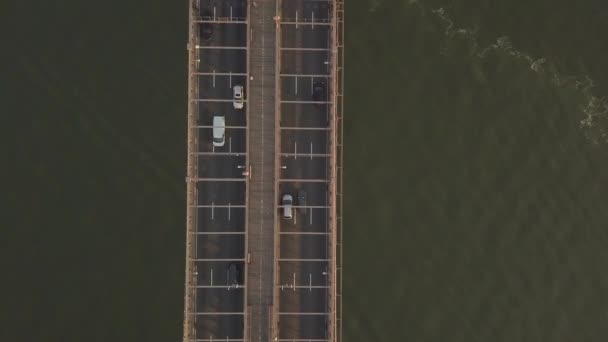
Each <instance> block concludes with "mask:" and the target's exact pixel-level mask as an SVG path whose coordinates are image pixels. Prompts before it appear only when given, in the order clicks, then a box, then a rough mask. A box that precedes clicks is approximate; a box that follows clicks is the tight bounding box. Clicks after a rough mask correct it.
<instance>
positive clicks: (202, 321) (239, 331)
mask: <svg viewBox="0 0 608 342" xmlns="http://www.w3.org/2000/svg"><path fill="white" fill-rule="evenodd" d="M194 326H195V328H196V335H197V336H204V338H208V339H213V340H215V339H217V340H218V341H219V340H222V339H223V340H225V339H242V338H243V335H244V334H243V332H244V331H243V327H244V316H243V315H215V316H209V315H201V316H196V322H195V325H194Z"/></svg>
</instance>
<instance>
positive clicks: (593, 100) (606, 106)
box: [431, 8, 608, 144]
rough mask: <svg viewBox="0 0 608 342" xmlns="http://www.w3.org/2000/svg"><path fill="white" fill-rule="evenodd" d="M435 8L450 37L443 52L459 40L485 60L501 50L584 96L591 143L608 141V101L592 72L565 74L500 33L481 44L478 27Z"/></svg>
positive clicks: (583, 121)
mask: <svg viewBox="0 0 608 342" xmlns="http://www.w3.org/2000/svg"><path fill="white" fill-rule="evenodd" d="M431 12H432V13H433V14H434V15H435V16H436V17H437V18H439V19H440V21H441V23H442V25H443V26H444V34H445V38H446V40H445V43H444V46H442V47H441V53H442V54H444V55H449V54H450V53H451V52H452V51H451V50H452V49H454V43H456V42H457V43H461V44H464V45H465V46H467V47H468V49H469V55H470V56H471V57H473V58H478V59H480V60H481V59H484V58H486V57H487V55H488V54H489V53H500V54H501V55H506V56H509V57H510V58H512V59H514V60H517V61H521V62H523V63H524V64H526V65H528V66H529V68H530V69H531V70H532V71H534V72H535V73H536V74H537V75H538V76H539V77H542V78H544V79H546V80H549V81H550V82H551V84H553V85H554V86H556V87H559V88H560V89H564V90H567V91H570V92H575V94H574V95H578V96H582V98H583V99H584V100H583V103H582V105H581V108H580V113H578V114H579V115H580V117H581V120H580V127H581V128H582V129H583V130H584V133H585V136H586V137H587V138H588V140H589V141H590V142H591V143H593V144H608V101H606V98H604V97H597V96H595V95H594V94H593V92H592V90H593V88H594V83H593V80H592V79H591V77H589V76H588V75H583V76H566V75H562V74H561V73H560V72H558V71H557V69H556V68H555V67H553V65H552V64H551V62H550V61H548V60H547V59H546V58H538V59H537V58H533V57H532V56H530V55H529V54H527V53H525V52H522V51H519V50H517V49H516V48H514V47H513V45H512V44H511V41H510V40H509V38H508V37H506V36H505V37H499V38H498V39H496V42H495V43H494V44H490V45H489V46H486V47H480V46H479V40H478V38H477V32H476V31H475V30H472V29H465V28H458V27H456V26H455V25H454V21H453V20H452V19H451V18H450V17H449V16H448V15H447V14H446V12H445V10H444V9H443V8H438V9H434V10H432V11H431ZM458 46H460V44H459V45H458Z"/></svg>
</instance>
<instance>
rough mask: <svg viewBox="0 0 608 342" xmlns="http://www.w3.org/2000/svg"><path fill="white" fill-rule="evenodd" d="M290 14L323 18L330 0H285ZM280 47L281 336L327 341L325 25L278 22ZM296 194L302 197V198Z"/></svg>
mask: <svg viewBox="0 0 608 342" xmlns="http://www.w3.org/2000/svg"><path fill="white" fill-rule="evenodd" d="M296 13H297V14H296ZM296 16H297V18H298V22H305V23H306V22H307V23H311V22H315V21H316V22H324V21H325V22H326V21H327V18H328V17H329V3H328V2H320V1H305V0H295V1H284V2H283V8H282V13H281V17H282V18H284V19H283V20H286V21H287V20H289V21H294V20H295V18H296ZM281 47H282V48H283V49H282V51H281V66H280V70H281V74H282V77H281V84H280V86H281V101H282V103H281V122H280V125H281V127H282V130H281V134H280V139H281V143H280V145H281V157H280V165H281V171H280V177H281V179H283V180H284V181H281V182H280V183H279V198H278V199H277V200H278V201H279V203H281V202H280V201H281V198H282V196H283V195H284V194H291V195H292V196H293V198H294V202H295V203H294V211H293V213H294V215H293V218H291V219H281V220H280V222H279V226H280V227H279V229H280V231H281V232H282V233H283V234H281V235H280V236H281V239H280V255H279V258H280V259H279V265H280V268H279V272H278V277H279V279H278V282H279V285H280V288H279V291H280V294H279V311H280V312H281V313H282V314H281V317H280V324H279V338H280V339H327V338H328V335H327V330H328V326H327V324H328V320H327V318H328V317H329V315H328V313H327V312H328V309H329V308H328V300H329V289H328V288H327V286H328V280H327V276H328V273H327V271H328V268H329V265H330V263H329V261H328V260H327V259H329V258H330V257H331V256H330V255H329V247H330V246H329V243H328V235H327V234H328V210H329V209H328V208H327V206H328V205H329V203H328V186H329V183H328V182H327V180H328V177H329V158H328V157H327V154H329V153H330V151H331V149H330V146H329V143H330V139H329V137H330V131H329V110H330V107H329V104H328V103H327V99H328V98H329V90H330V89H329V87H328V85H329V77H328V76H329V64H328V61H329V56H330V51H329V49H328V48H329V27H328V26H323V25H316V26H313V25H298V27H296V26H295V25H282V26H281ZM296 48H299V49H302V50H295V49H296ZM315 88H317V89H315ZM318 88H322V92H321V93H322V94H321V95H320V94H318V93H319V90H318ZM315 93H317V94H315ZM298 128H300V129H298ZM301 128H307V129H301ZM299 194H305V200H304V201H302V200H300V199H299V198H298V197H299V196H298V195H299ZM279 210H280V208H279ZM287 233H299V234H287ZM303 313H304V314H303Z"/></svg>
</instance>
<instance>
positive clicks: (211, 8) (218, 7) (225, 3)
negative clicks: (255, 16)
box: [200, 0, 247, 20]
mask: <svg viewBox="0 0 608 342" xmlns="http://www.w3.org/2000/svg"><path fill="white" fill-rule="evenodd" d="M200 15H201V17H203V18H204V19H213V18H214V17H215V18H216V19H219V18H222V19H226V18H231V17H232V18H233V19H234V20H237V19H239V18H242V19H244V18H246V17H247V0H211V1H208V0H203V1H201V8H200Z"/></svg>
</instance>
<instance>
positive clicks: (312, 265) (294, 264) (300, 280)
mask: <svg viewBox="0 0 608 342" xmlns="http://www.w3.org/2000/svg"><path fill="white" fill-rule="evenodd" d="M328 271H329V262H327V261H280V262H279V286H282V287H283V291H284V290H285V289H288V288H290V286H292V285H293V284H294V275H295V284H296V286H308V285H309V284H311V283H312V284H313V285H315V286H328V285H329V280H328V279H327V278H328V277H329V275H328V273H327V272H328ZM290 289H291V290H292V291H293V288H290Z"/></svg>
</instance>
